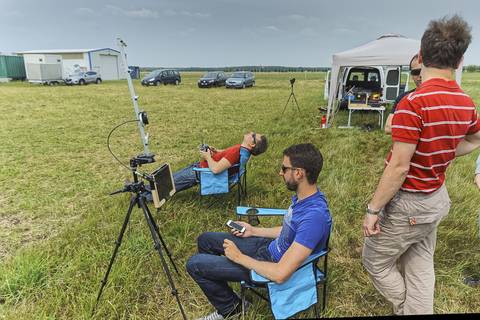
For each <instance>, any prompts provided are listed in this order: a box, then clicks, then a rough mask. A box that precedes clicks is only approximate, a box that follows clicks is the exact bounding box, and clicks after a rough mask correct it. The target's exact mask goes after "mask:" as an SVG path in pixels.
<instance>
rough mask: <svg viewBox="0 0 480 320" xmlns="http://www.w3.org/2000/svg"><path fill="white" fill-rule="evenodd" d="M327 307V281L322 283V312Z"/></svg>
mask: <svg viewBox="0 0 480 320" xmlns="http://www.w3.org/2000/svg"><path fill="white" fill-rule="evenodd" d="M326 305H327V280H325V282H324V283H323V294H322V312H323V311H325V307H326Z"/></svg>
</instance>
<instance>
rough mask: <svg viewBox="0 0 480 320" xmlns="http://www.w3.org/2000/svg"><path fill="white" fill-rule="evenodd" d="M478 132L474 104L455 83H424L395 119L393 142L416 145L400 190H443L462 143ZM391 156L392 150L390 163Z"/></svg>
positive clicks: (404, 104) (435, 81)
mask: <svg viewBox="0 0 480 320" xmlns="http://www.w3.org/2000/svg"><path fill="white" fill-rule="evenodd" d="M479 130H480V123H479V121H478V116H477V111H476V108H475V105H474V103H473V101H472V99H471V98H470V97H469V96H468V95H467V94H465V93H464V92H463V91H462V89H461V88H460V87H459V86H458V84H457V83H456V82H455V81H453V80H450V81H447V80H444V79H430V80H428V81H426V82H424V83H422V85H421V86H420V87H418V88H417V90H415V91H414V92H412V93H410V94H409V95H408V96H406V97H404V98H403V99H402V100H401V101H400V103H399V104H398V106H397V109H396V111H395V114H394V116H393V120H392V140H393V141H400V142H406V143H412V144H416V145H417V148H416V150H415V153H414V155H413V157H412V160H411V162H410V170H409V171H408V175H407V178H406V179H405V181H404V183H403V185H402V187H401V190H403V191H409V192H424V193H430V192H433V191H435V190H437V189H438V188H440V187H441V186H442V184H443V183H444V181H445V171H446V170H447V167H448V165H449V164H450V163H451V162H452V161H453V159H454V158H455V150H456V148H457V145H458V144H459V142H460V141H461V140H462V139H463V138H464V137H465V136H466V135H470V134H474V133H476V132H477V131H479ZM391 157H392V151H390V153H389V155H388V157H387V164H388V162H389V161H390V159H391Z"/></svg>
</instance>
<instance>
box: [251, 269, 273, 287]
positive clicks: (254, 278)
mask: <svg viewBox="0 0 480 320" xmlns="http://www.w3.org/2000/svg"><path fill="white" fill-rule="evenodd" d="M250 280H252V281H253V282H255V283H262V284H266V283H269V282H272V280H270V279H267V278H265V277H263V276H261V275H259V274H258V273H256V272H255V270H250Z"/></svg>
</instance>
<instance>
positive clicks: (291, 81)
mask: <svg viewBox="0 0 480 320" xmlns="http://www.w3.org/2000/svg"><path fill="white" fill-rule="evenodd" d="M294 83H295V78H292V79H290V84H291V85H292V86H293V84H294Z"/></svg>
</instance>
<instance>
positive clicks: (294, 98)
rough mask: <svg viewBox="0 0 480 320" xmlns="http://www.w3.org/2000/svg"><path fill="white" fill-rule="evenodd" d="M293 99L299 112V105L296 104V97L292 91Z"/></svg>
mask: <svg viewBox="0 0 480 320" xmlns="http://www.w3.org/2000/svg"><path fill="white" fill-rule="evenodd" d="M292 95H293V100H295V104H296V105H297V109H298V112H300V107H299V106H298V102H297V98H296V97H295V93H292Z"/></svg>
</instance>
